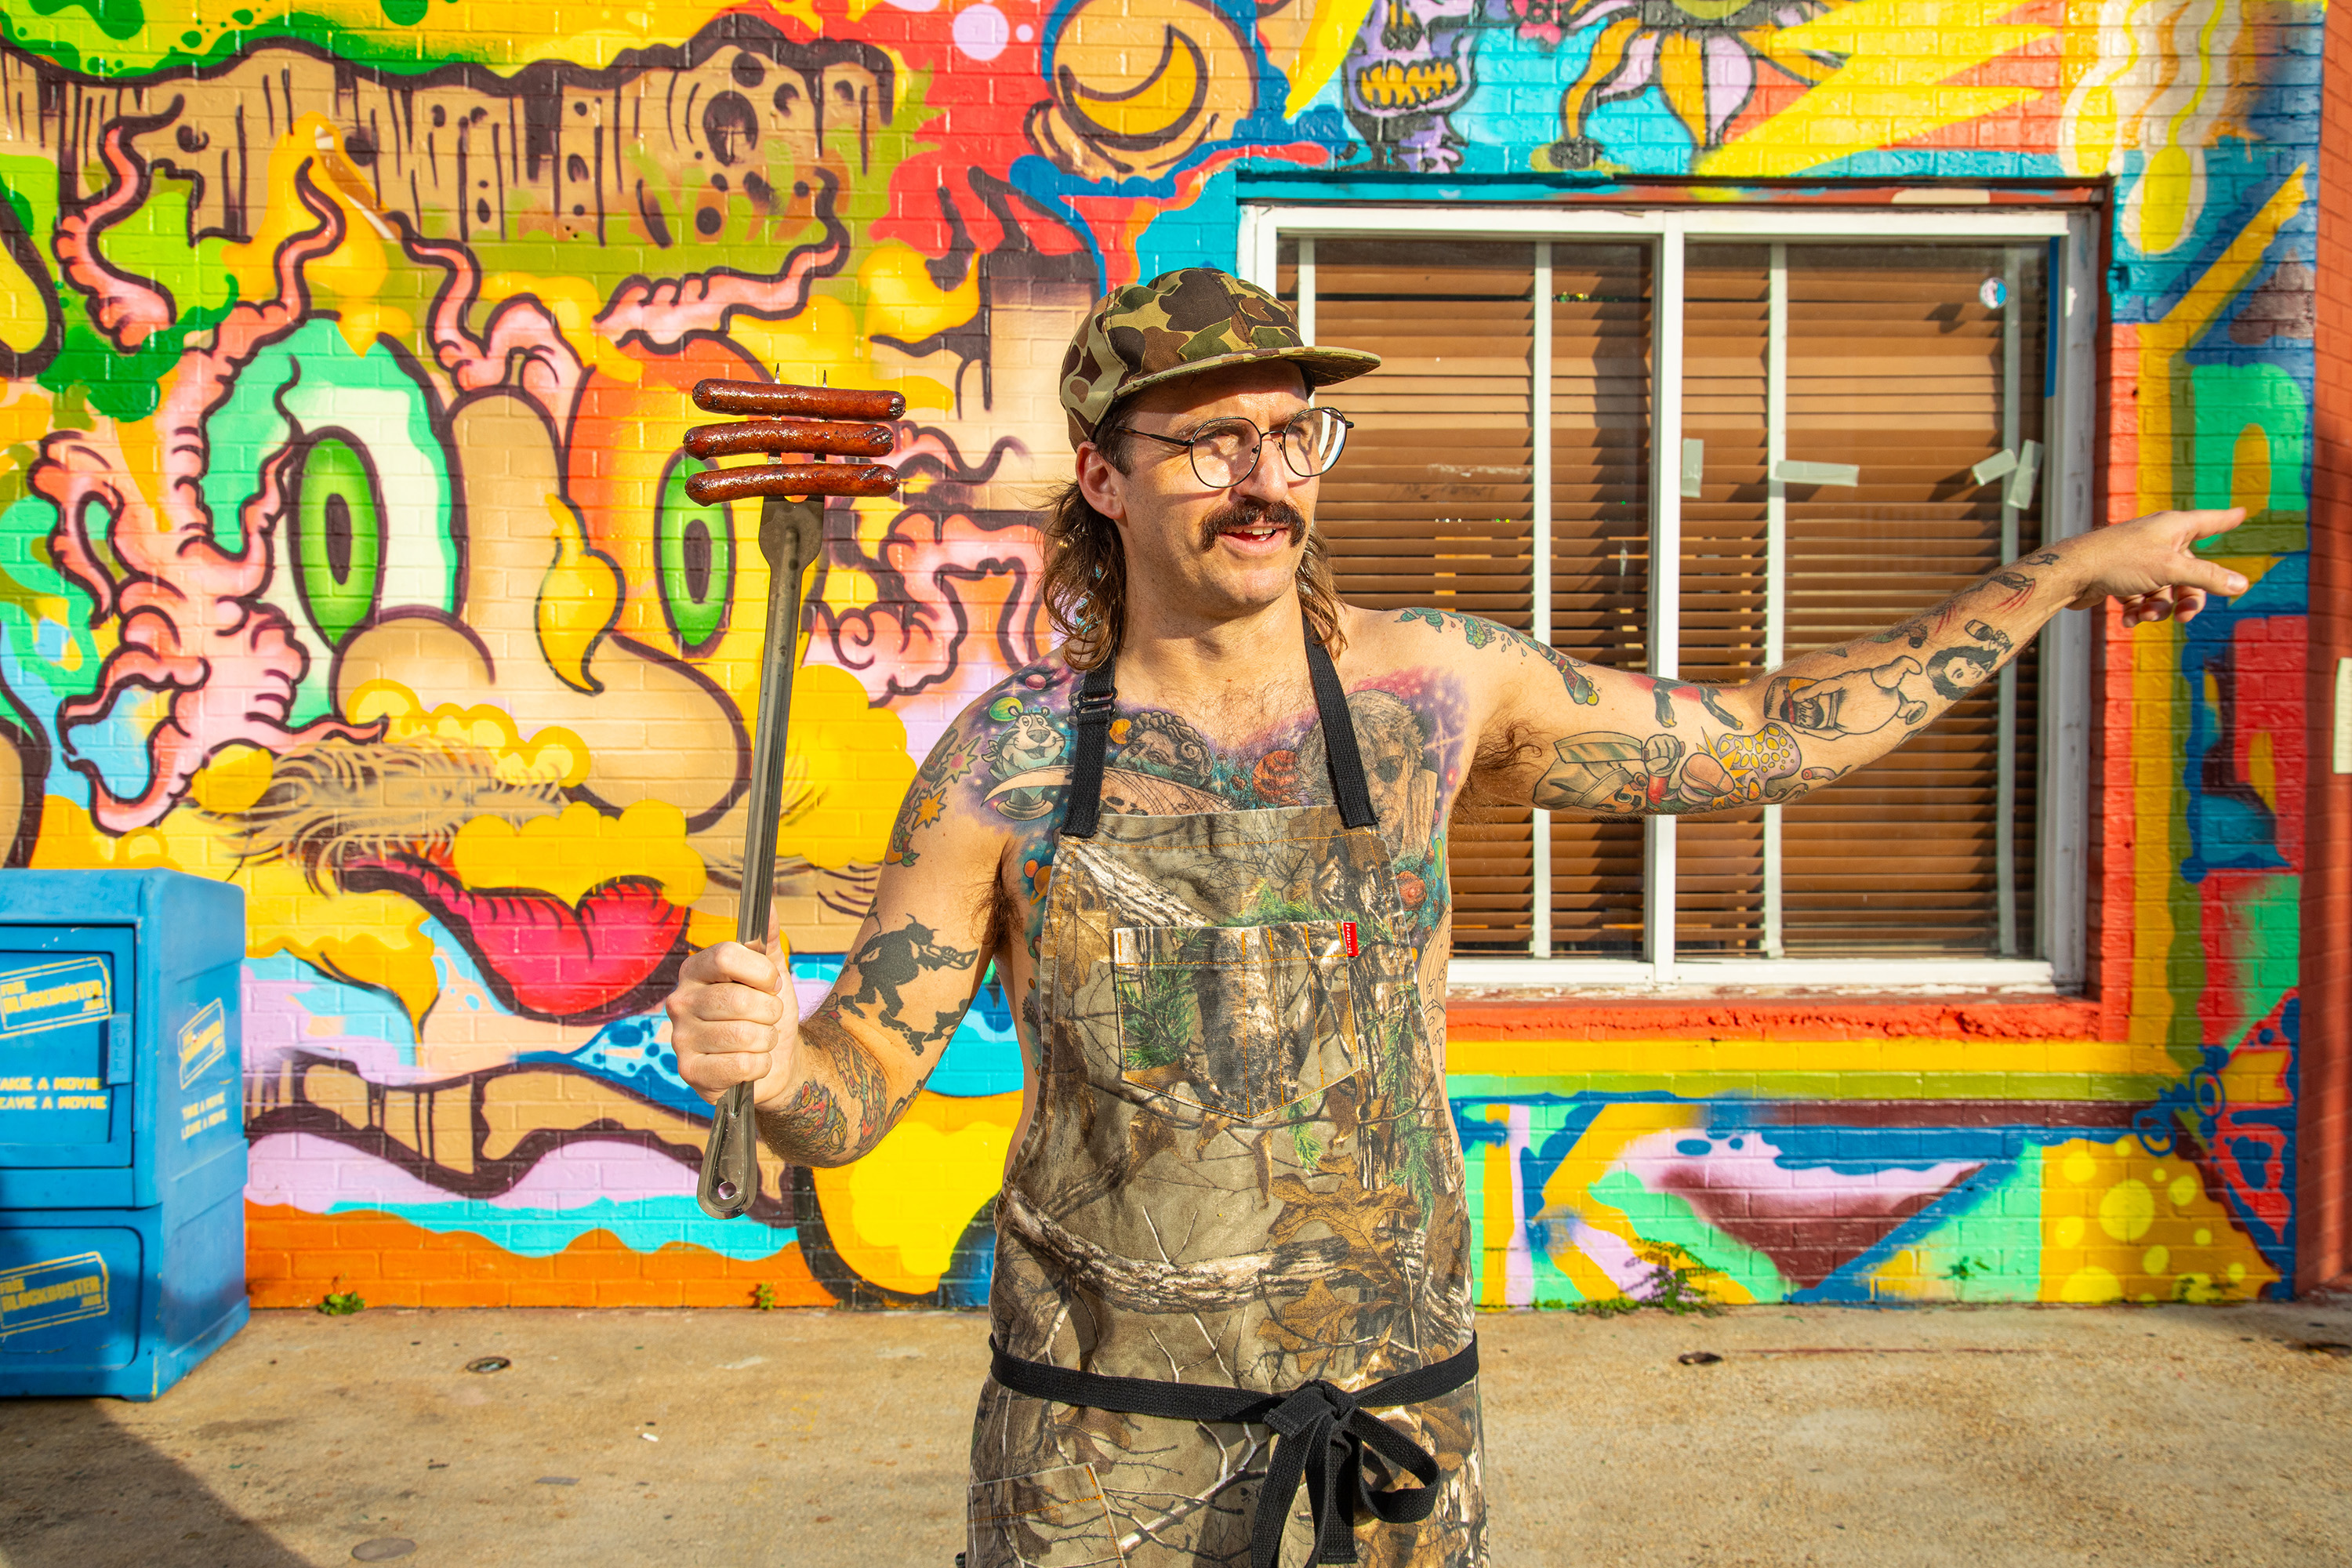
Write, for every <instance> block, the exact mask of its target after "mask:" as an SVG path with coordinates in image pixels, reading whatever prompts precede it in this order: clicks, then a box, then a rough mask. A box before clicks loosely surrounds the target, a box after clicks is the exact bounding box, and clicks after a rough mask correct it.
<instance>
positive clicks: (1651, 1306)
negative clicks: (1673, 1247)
mask: <svg viewBox="0 0 2352 1568" xmlns="http://www.w3.org/2000/svg"><path fill="white" fill-rule="evenodd" d="M1642 1256H1643V1257H1644V1258H1647V1259H1649V1263H1650V1272H1649V1276H1648V1278H1646V1279H1643V1281H1642V1283H1641V1284H1640V1285H1639V1286H1637V1287H1635V1289H1633V1290H1631V1291H1628V1292H1626V1293H1625V1294H1624V1295H1622V1296H1604V1297H1601V1299H1599V1300H1591V1301H1579V1302H1576V1303H1575V1304H1574V1305H1572V1306H1570V1308H1569V1310H1570V1311H1572V1312H1577V1313H1580V1314H1582V1315H1583V1316H1585V1317H1588V1318H1622V1317H1624V1316H1626V1315H1627V1314H1629V1313H1633V1312H1640V1311H1658V1312H1672V1313H1673V1314H1674V1315H1675V1316H1676V1317H1678V1318H1687V1317H1692V1316H1694V1315H1696V1316H1698V1317H1703V1318H1712V1317H1714V1316H1716V1315H1717V1313H1719V1312H1721V1311H1722V1310H1723V1304H1722V1303H1721V1302H1719V1301H1717V1300H1715V1298H1713V1297H1712V1296H1710V1295H1708V1294H1707V1291H1706V1277H1707V1276H1708V1275H1711V1274H1714V1273H1716V1272H1717V1270H1715V1269H1712V1268H1708V1267H1706V1265H1705V1264H1704V1263H1701V1262H1699V1261H1698V1260H1697V1259H1696V1258H1692V1257H1690V1256H1689V1255H1688V1254H1687V1253H1679V1254H1678V1253H1675V1252H1672V1251H1668V1250H1666V1249H1664V1248H1659V1249H1656V1250H1644V1251H1643V1255H1642ZM1543 1305H1545V1306H1548V1307H1549V1306H1554V1305H1558V1303H1556V1302H1550V1301H1547V1302H1544V1303H1543Z"/></svg>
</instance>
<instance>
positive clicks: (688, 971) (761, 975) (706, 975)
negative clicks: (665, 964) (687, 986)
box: [679, 942, 780, 994]
mask: <svg viewBox="0 0 2352 1568" xmlns="http://www.w3.org/2000/svg"><path fill="white" fill-rule="evenodd" d="M679 974H680V975H681V976H682V977H683V978H685V979H688V980H692V981H696V982H698V983H699V984H704V985H718V984H730V983H731V984H737V985H749V986H751V987H752V988H753V989H754V990H759V991H765V992H768V993H770V994H775V993H776V992H777V991H778V990H779V986H778V984H777V982H778V980H779V978H780V972H779V970H778V968H777V966H776V963H775V961H774V960H773V959H772V958H770V957H769V956H768V955H767V954H766V953H763V952H760V951H759V950H758V949H756V948H750V947H745V946H744V945H743V944H742V943H741V942H713V943H711V944H710V945H709V947H706V948H704V949H703V950H702V951H701V952H698V953H695V954H694V955H693V956H692V957H690V958H688V960H687V961H686V963H685V965H684V967H683V968H681V969H680V970H679Z"/></svg>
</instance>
